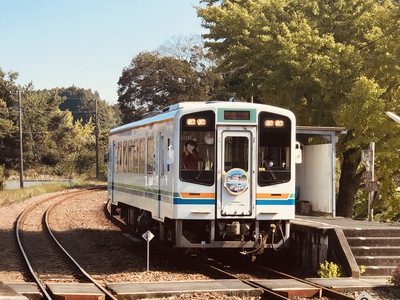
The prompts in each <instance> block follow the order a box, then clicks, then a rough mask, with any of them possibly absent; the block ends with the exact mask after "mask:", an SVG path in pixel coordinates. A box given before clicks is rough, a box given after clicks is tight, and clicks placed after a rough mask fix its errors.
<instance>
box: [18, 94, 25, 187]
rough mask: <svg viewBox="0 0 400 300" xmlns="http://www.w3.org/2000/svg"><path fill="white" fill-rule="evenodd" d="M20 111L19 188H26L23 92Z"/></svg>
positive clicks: (19, 95)
mask: <svg viewBox="0 0 400 300" xmlns="http://www.w3.org/2000/svg"><path fill="white" fill-rule="evenodd" d="M18 111H19V186H20V188H23V187H24V177H23V174H24V154H23V147H22V105H21V90H18Z"/></svg>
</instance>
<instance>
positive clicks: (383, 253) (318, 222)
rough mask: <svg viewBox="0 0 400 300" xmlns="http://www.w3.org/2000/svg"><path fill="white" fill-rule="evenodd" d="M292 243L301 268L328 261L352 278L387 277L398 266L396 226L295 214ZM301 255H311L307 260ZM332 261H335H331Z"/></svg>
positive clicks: (398, 232)
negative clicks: (342, 268) (341, 268)
mask: <svg viewBox="0 0 400 300" xmlns="http://www.w3.org/2000/svg"><path fill="white" fill-rule="evenodd" d="M291 224H292V226H291V230H292V237H293V239H292V241H293V243H294V245H293V248H294V251H298V252H297V253H296V252H295V254H296V255H297V257H301V259H299V258H298V260H297V262H299V261H301V260H304V264H303V265H302V266H301V267H302V268H308V267H310V266H311V268H313V269H314V270H316V269H318V267H319V264H320V263H323V262H324V261H331V262H335V263H337V264H339V265H340V266H342V267H344V270H345V273H346V274H347V275H348V276H350V277H354V278H360V277H370V278H372V277H384V278H386V280H387V279H388V278H390V277H391V275H392V272H393V271H394V269H396V267H397V266H398V265H400V223H385V222H377V221H372V222H369V221H366V220H365V221H364V220H353V219H350V218H344V217H331V216H315V215H308V214H307V215H306V214H296V217H295V219H294V220H292V221H291ZM305 253H313V255H312V256H311V257H307V256H306V255H305ZM335 260H336V261H335Z"/></svg>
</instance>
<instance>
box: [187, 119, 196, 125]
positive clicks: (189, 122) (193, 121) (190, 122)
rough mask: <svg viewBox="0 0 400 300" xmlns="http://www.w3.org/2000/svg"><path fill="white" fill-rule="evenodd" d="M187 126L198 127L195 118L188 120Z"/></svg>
mask: <svg viewBox="0 0 400 300" xmlns="http://www.w3.org/2000/svg"><path fill="white" fill-rule="evenodd" d="M186 125H187V126H195V125H196V119H195V118H187V119H186Z"/></svg>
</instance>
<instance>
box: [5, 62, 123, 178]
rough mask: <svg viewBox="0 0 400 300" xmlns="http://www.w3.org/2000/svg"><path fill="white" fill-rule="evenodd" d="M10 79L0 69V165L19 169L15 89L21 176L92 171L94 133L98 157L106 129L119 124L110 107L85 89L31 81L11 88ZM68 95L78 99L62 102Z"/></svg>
mask: <svg viewBox="0 0 400 300" xmlns="http://www.w3.org/2000/svg"><path fill="white" fill-rule="evenodd" d="M16 78H17V74H15V73H10V74H5V73H3V72H2V71H1V69H0V138H1V143H0V165H2V166H4V168H5V170H11V171H12V170H17V169H18V168H19V151H18V150H17V151H16V149H19V148H20V138H19V130H18V129H19V111H18V109H17V110H15V107H18V102H19V101H18V100H19V97H18V95H17V94H16V93H15V92H16V91H20V92H21V107H22V109H21V111H22V132H23V135H22V138H23V143H22V144H23V159H24V171H25V174H29V173H30V172H31V171H32V170H35V171H36V174H46V175H57V176H64V177H65V176H71V175H73V174H90V175H94V174H95V157H96V147H95V143H96V133H97V132H98V135H99V136H98V138H99V139H98V140H99V147H98V149H99V157H103V154H104V151H106V149H107V137H108V132H109V130H110V128H113V127H115V126H117V125H118V124H119V116H118V110H117V109H116V107H111V106H110V105H108V104H107V103H106V102H105V101H102V100H100V99H98V97H99V95H98V94H97V93H92V92H91V90H84V89H79V88H76V87H71V88H67V89H60V90H58V89H52V90H42V91H40V90H34V88H33V85H32V84H28V85H27V86H25V87H16V86H15V84H14V80H15V79H16ZM77 96H79V97H81V98H77ZM70 98H73V99H75V100H76V99H77V100H78V101H77V102H74V104H76V106H68V105H66V106H65V105H64V106H63V104H64V102H65V101H66V100H67V99H70ZM94 99H96V101H94ZM96 104H97V105H96ZM96 106H97V109H96ZM60 108H64V110H62V109H60ZM68 109H71V111H70V110H68ZM79 112H80V113H81V114H79ZM96 112H97V114H96ZM74 114H77V115H74ZM79 116H81V117H82V116H84V118H83V117H82V118H81V119H78V118H77V117H79ZM74 117H75V118H74ZM93 118H96V119H95V120H96V121H97V122H94V121H93V120H94V119H93ZM96 125H97V126H96ZM99 165H100V172H103V173H105V172H106V168H105V165H104V163H103V162H102V160H100V159H99ZM0 175H1V174H0ZM0 180H1V178H0Z"/></svg>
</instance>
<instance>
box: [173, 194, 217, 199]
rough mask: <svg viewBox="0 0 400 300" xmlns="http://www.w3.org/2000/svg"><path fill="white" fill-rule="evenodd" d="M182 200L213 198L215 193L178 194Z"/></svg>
mask: <svg viewBox="0 0 400 300" xmlns="http://www.w3.org/2000/svg"><path fill="white" fill-rule="evenodd" d="M179 194H180V195H181V197H182V198H213V199H214V198H215V193H179Z"/></svg>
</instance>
